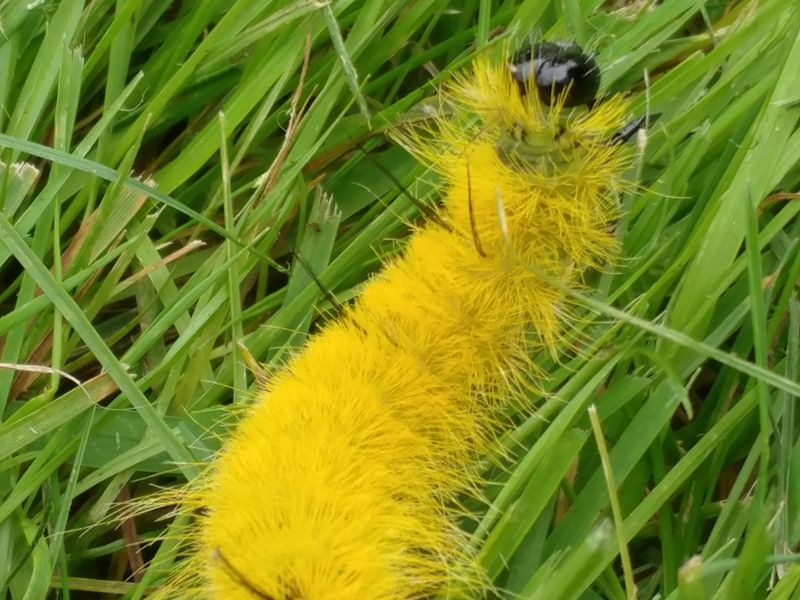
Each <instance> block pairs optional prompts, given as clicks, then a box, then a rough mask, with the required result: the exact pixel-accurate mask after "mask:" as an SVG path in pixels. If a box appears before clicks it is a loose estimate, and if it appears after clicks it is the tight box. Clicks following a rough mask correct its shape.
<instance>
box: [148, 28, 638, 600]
mask: <svg viewBox="0 0 800 600" xmlns="http://www.w3.org/2000/svg"><path fill="white" fill-rule="evenodd" d="M598 87H599V71H598V68H597V65H596V63H595V61H594V59H593V58H591V57H590V56H587V55H586V54H585V53H584V52H583V51H582V50H581V49H580V48H579V47H578V46H576V45H575V44H573V43H571V42H543V43H538V44H534V45H533V46H532V47H530V48H528V49H526V50H523V51H521V52H518V53H516V54H513V55H511V54H508V53H507V54H506V57H505V60H500V61H493V60H492V59H491V58H488V57H479V58H478V59H477V60H476V61H475V62H474V64H473V65H472V67H471V68H470V69H469V70H467V71H466V72H464V73H461V74H459V75H457V76H456V77H455V78H454V80H453V81H452V83H451V84H449V85H448V86H447V87H446V88H445V89H444V90H443V91H442V103H443V104H445V105H446V106H447V107H448V114H447V115H446V116H441V117H439V118H437V120H436V122H435V123H434V124H433V125H432V126H430V127H427V128H426V129H425V130H417V131H412V132H405V133H402V134H400V137H401V141H402V143H404V144H405V145H406V146H407V147H408V148H409V149H410V150H411V151H412V152H413V153H414V154H415V155H416V156H417V157H418V158H419V159H420V160H422V161H423V162H425V163H426V164H428V165H430V166H431V167H432V169H433V170H435V171H436V172H438V173H439V174H440V175H441V177H442V179H443V180H444V199H443V203H442V206H441V207H440V209H439V210H438V211H437V216H436V218H435V219H431V220H430V221H429V222H428V223H427V224H426V225H424V226H422V227H420V228H419V229H418V230H416V231H415V232H414V233H413V235H411V237H410V239H409V240H408V242H407V245H406V247H405V250H404V252H403V254H402V256H401V257H400V258H397V259H395V260H392V261H390V262H389V263H388V264H386V265H385V267H384V268H383V269H382V271H381V272H380V273H379V274H378V275H377V276H375V277H374V278H373V279H372V280H371V281H370V282H369V283H368V284H366V286H365V287H364V290H363V293H362V294H361V296H360V297H359V299H358V300H357V301H356V302H355V303H354V305H353V306H351V307H349V308H347V309H346V310H344V312H343V314H341V315H340V316H339V317H338V318H337V319H335V320H333V321H332V322H329V323H327V324H325V325H324V327H323V328H322V330H321V331H320V332H319V333H317V334H316V335H315V336H313V337H312V338H311V340H310V341H309V342H308V343H307V344H306V346H305V348H304V349H303V350H302V351H301V352H300V353H299V354H298V355H297V356H295V357H294V358H292V359H291V360H290V361H289V362H288V364H287V365H286V367H285V368H284V369H283V370H282V371H281V372H280V373H279V374H277V376H275V377H274V378H273V379H272V380H271V381H270V383H269V385H268V386H267V388H266V389H264V390H262V391H261V393H260V394H259V396H258V398H257V399H256V402H255V403H254V404H253V406H252V408H251V409H250V411H249V413H248V414H247V415H246V416H245V418H244V419H243V420H242V421H241V422H240V423H239V424H238V426H237V427H236V428H235V430H234V432H233V433H232V435H231V437H230V439H229V440H228V441H227V443H226V445H225V447H224V449H223V451H222V452H221V453H220V455H219V456H218V458H217V459H216V460H215V462H214V463H213V464H212V466H211V468H210V469H209V470H208V472H207V474H206V475H205V476H204V477H203V478H202V482H201V484H200V485H199V486H198V487H197V489H196V490H195V491H194V492H193V493H192V494H191V498H190V499H189V500H188V501H187V504H189V505H192V506H202V507H203V508H204V514H203V516H202V517H199V521H198V523H197V524H196V527H197V530H196V531H195V532H193V534H192V535H193V542H192V545H193V550H192V551H193V553H194V558H192V559H190V560H188V561H187V562H186V566H185V567H184V570H183V572H182V573H179V574H178V575H177V576H176V577H175V578H174V579H173V583H172V586H171V587H168V588H167V591H162V593H163V594H164V595H165V596H170V597H171V596H179V597H189V596H193V597H201V598H208V599H213V600H353V599H358V600H409V599H419V598H427V597H431V596H433V595H436V594H440V593H451V594H456V593H458V594H460V597H470V598H473V597H480V596H481V595H482V593H483V592H484V591H485V590H486V589H487V588H488V586H489V583H488V582H486V581H485V578H484V577H483V576H482V574H481V570H480V568H479V566H478V565H477V564H476V560H475V558H474V555H473V554H472V553H471V552H470V551H469V550H468V545H467V543H466V539H467V536H466V534H465V533H463V532H462V531H461V530H460V529H459V527H458V524H457V520H458V518H459V516H460V515H461V514H462V512H463V509H462V508H461V506H462V501H463V498H464V497H469V496H472V497H475V496H478V495H479V494H480V492H479V489H480V485H481V473H480V471H479V469H478V458H479V457H480V456H481V455H482V454H484V453H486V452H488V451H490V450H491V448H492V447H493V444H494V443H495V442H496V440H497V437H498V435H499V434H500V433H502V432H503V431H504V429H505V428H507V426H508V419H507V416H506V415H507V414H508V409H509V406H514V407H516V408H520V407H522V408H524V407H525V402H526V400H525V396H526V395H525V391H526V390H528V389H530V386H531V381H530V378H531V371H532V366H531V364H530V358H529V357H530V356H531V354H532V353H534V352H536V351H537V350H541V349H551V350H555V348H556V347H557V344H558V342H559V339H560V338H561V332H562V331H563V329H564V326H565V323H566V322H567V319H568V318H569V316H568V313H569V311H568V310H567V308H566V304H567V303H566V302H565V299H564V291H563V287H564V286H569V287H574V286H579V285H580V283H581V277H582V273H583V272H584V271H585V270H586V269H590V268H596V267H601V266H602V265H604V263H606V262H607V261H608V260H609V258H611V257H613V256H614V254H615V250H616V241H615V238H614V235H613V231H612V227H611V224H612V222H613V220H614V219H615V217H616V216H617V209H616V195H617V194H618V193H619V192H620V191H621V190H624V189H626V188H627V187H628V186H627V184H626V183H625V181H624V178H623V173H624V171H625V170H626V168H627V166H628V165H629V164H630V160H631V153H630V152H628V151H626V150H625V149H624V148H623V146H622V142H624V141H625V140H626V139H627V138H628V137H630V136H631V135H632V134H633V133H634V132H635V130H636V129H637V128H638V125H639V124H640V123H638V122H636V123H633V124H632V125H629V126H627V127H625V126H624V125H625V118H626V110H627V105H626V102H625V101H624V100H623V99H622V98H620V97H611V98H608V99H604V100H600V101H598V100H596V94H597V90H598ZM554 282H557V283H558V285H554ZM456 590H458V592H456Z"/></svg>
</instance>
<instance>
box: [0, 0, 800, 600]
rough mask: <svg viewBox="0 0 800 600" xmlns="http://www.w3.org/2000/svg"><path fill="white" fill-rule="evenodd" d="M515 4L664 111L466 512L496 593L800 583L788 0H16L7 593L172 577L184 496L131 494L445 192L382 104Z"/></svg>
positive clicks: (433, 103)
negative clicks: (525, 406) (173, 512)
mask: <svg viewBox="0 0 800 600" xmlns="http://www.w3.org/2000/svg"><path fill="white" fill-rule="evenodd" d="M531 37H533V38H536V39H540V38H543V39H563V38H567V39H574V40H577V41H578V42H579V43H580V44H581V45H582V46H583V47H585V48H588V49H590V50H592V51H593V52H596V53H597V62H598V64H599V65H600V66H601V69H602V74H603V80H602V87H601V94H603V95H608V94H612V93H617V92H619V93H625V94H629V95H630V98H631V115H632V116H636V115H640V114H645V113H646V114H648V115H650V119H649V122H650V127H649V129H648V130H647V131H646V132H645V133H646V135H640V136H639V137H638V139H635V140H633V141H632V142H630V144H631V146H632V147H635V149H634V150H633V151H635V152H636V153H637V158H636V160H635V161H634V165H633V167H632V168H631V169H630V173H628V175H627V176H628V178H629V179H630V181H632V182H635V184H636V185H635V190H634V191H632V192H630V193H627V194H625V195H623V196H621V197H620V198H619V203H620V205H621V207H622V209H623V216H622V217H621V218H620V219H619V220H618V222H617V223H616V228H617V234H618V236H619V239H620V245H621V249H622V251H621V256H620V257H619V259H618V260H616V261H615V262H614V263H613V264H609V265H608V266H607V268H605V269H602V270H599V271H598V272H595V273H592V274H590V275H589V276H588V277H587V280H586V286H585V287H584V288H583V289H582V290H581V291H580V292H573V293H572V297H571V302H572V303H573V304H574V305H575V306H576V308H577V312H578V314H579V320H578V322H577V324H576V326H575V327H573V328H570V330H569V331H568V332H567V333H566V334H565V335H564V336H563V337H564V340H563V349H562V352H561V353H560V354H559V355H558V356H553V355H552V354H550V353H547V352H543V353H542V354H541V355H539V356H535V357H533V361H534V363H535V365H536V368H535V371H536V373H538V374H539V375H538V377H539V384H538V386H537V387H539V388H540V390H539V393H538V394H537V396H538V397H537V398H536V399H535V404H536V410H535V412H533V413H521V414H517V415H515V416H514V422H515V423H516V424H517V427H516V429H515V430H513V431H509V432H508V433H507V435H505V436H504V437H503V438H502V439H500V440H498V447H497V452H496V454H495V455H494V456H493V457H490V458H487V460H486V464H487V465H488V466H487V470H486V480H487V483H486V486H485V490H484V493H485V495H486V496H487V497H488V498H490V499H491V504H490V505H488V506H487V505H483V504H482V505H474V506H473V505H470V507H471V509H472V510H473V511H474V515H473V517H474V518H473V519H465V520H464V528H465V529H467V530H468V532H469V534H470V536H471V537H470V544H471V545H472V547H473V549H474V551H475V553H476V555H477V557H478V560H479V562H480V564H481V566H482V568H483V569H484V570H485V572H486V573H487V575H488V578H489V579H490V580H491V581H492V583H493V585H494V586H495V587H496V590H497V591H496V592H493V593H495V594H496V597H498V598H523V599H531V600H532V599H547V600H553V599H564V600H567V599H572V598H575V599H578V598H580V599H581V600H595V599H600V598H607V599H611V600H623V599H631V598H633V597H634V593H638V598H648V599H649V598H656V597H659V598H668V599H670V600H676V599H680V600H699V599H704V598H711V599H719V600H723V599H724V600H729V599H737V598H741V599H742V600H750V599H755V598H769V599H770V600H784V599H785V600H788V599H790V598H796V597H800V565H798V564H797V563H798V561H800V558H798V555H795V554H794V550H795V549H796V548H797V547H798V542H800V424H799V423H798V418H797V416H796V413H797V411H796V410H795V403H796V402H797V400H798V398H800V383H798V369H800V300H799V299H798V291H797V284H798V281H799V280H800V220H798V218H797V213H798V212H800V202H797V200H798V199H800V195H799V194H798V190H799V189H800V168H799V167H798V164H800V163H799V161H800V130H797V124H798V119H800V9H798V7H797V5H796V0H749V1H744V0H742V1H739V0H729V1H723V0H707V1H703V0H664V1H663V2H655V1H645V0H642V1H632V2H622V1H610V2H604V1H603V0H561V1H558V2H551V1H549V0H522V1H511V0H494V1H492V0H480V1H479V2H446V1H443V0H416V1H409V0H368V1H365V0H362V1H353V0H331V1H330V2H324V1H313V0H294V1H290V0H275V1H272V2H269V1H267V0H263V1H254V0H227V1H223V0H187V1H180V0H93V1H84V0H33V1H32V0H6V1H4V2H0V105H2V107H3V110H0V151H1V152H2V156H0V160H2V164H0V367H1V368H0V600H6V599H8V600H11V599H13V600H23V599H24V600H36V599H43V598H64V599H68V598H73V599H81V598H87V599H88V598H98V599H99V598H117V597H119V598H125V599H137V598H142V597H144V596H146V595H147V594H148V593H149V592H150V591H152V590H153V589H155V588H156V587H157V586H158V585H159V583H160V582H162V581H163V579H164V577H165V576H166V574H167V573H168V572H169V571H170V570H171V568H172V565H173V564H174V563H176V561H180V559H181V546H180V543H179V540H180V537H181V533H180V532H181V531H183V529H182V528H183V527H184V526H185V525H186V519H187V517H185V516H182V517H179V518H178V519H177V521H175V520H172V518H171V517H170V514H169V510H168V509H167V508H163V507H162V508H160V509H157V510H155V511H152V512H148V513H145V514H137V515H136V516H131V515H130V514H129V513H126V512H125V511H124V510H123V509H121V507H122V506H127V504H126V502H127V501H131V502H133V505H135V506H137V505H138V506H142V505H143V504H144V503H146V502H147V498H148V497H149V496H151V495H152V494H153V493H155V492H157V491H158V490H162V489H164V488H173V487H175V488H177V487H179V486H181V485H183V484H185V483H186V482H187V481H191V480H192V479H193V478H195V477H197V476H198V474H200V473H201V472H202V470H203V466H204V465H205V464H206V463H207V462H208V461H209V460H210V458H211V457H212V456H213V455H214V453H215V452H216V451H217V450H218V449H219V447H220V444H221V441H222V440H224V438H225V435H226V431H227V429H228V428H229V427H230V424H231V423H232V422H234V421H235V419H236V416H237V415H238V414H240V413H241V411H240V410H238V409H240V408H242V407H244V406H246V405H247V403H248V402H250V401H251V400H252V398H253V397H254V395H255V394H256V391H257V390H258V388H259V385H260V384H261V383H263V381H264V380H265V379H268V378H269V377H270V376H271V375H272V374H273V373H274V372H275V371H276V370H278V369H280V367H281V365H283V364H284V363H285V361H286V360H287V358H288V357H290V356H292V355H293V354H294V353H295V352H296V351H297V350H298V349H300V348H301V347H302V346H303V343H304V341H305V339H306V337H307V336H308V334H309V333H313V332H314V331H315V330H316V329H318V328H319V327H320V325H321V324H322V323H325V322H326V321H329V320H332V319H336V315H337V313H338V312H339V311H341V310H342V307H343V305H346V304H348V303H350V302H351V301H352V300H353V299H354V298H355V297H357V295H358V293H359V290H360V288H361V287H362V285H363V283H364V282H365V281H366V280H367V279H368V278H369V277H370V276H371V275H372V274H374V273H375V272H376V271H377V270H378V269H380V266H381V262H382V261H383V260H385V259H386V258H387V257H389V256H392V255H394V254H396V253H398V252H400V251H401V250H402V246H403V240H404V239H405V238H406V237H407V236H408V235H409V234H410V233H411V231H412V230H413V228H414V227H415V226H417V225H421V224H422V223H423V222H424V221H425V220H426V219H427V218H429V215H430V213H431V207H433V206H436V203H437V201H438V197H439V195H440V194H441V191H442V190H441V189H439V188H438V187H437V186H436V185H435V183H434V182H432V179H431V178H430V177H428V176H427V171H426V167H425V165H420V164H417V162H416V161H415V160H414V159H413V158H412V157H411V156H410V155H409V154H408V153H407V152H406V151H405V150H403V149H402V148H401V147H400V146H399V145H398V144H397V143H395V141H393V140H394V139H395V138H393V137H392V132H393V131H395V130H396V129H397V128H398V127H403V126H407V125H408V124H409V123H414V122H421V121H424V120H425V119H426V118H427V117H428V116H429V111H430V110H431V107H436V108H442V106H441V105H440V104H439V103H438V102H437V99H436V98H437V90H438V88H439V86H440V85H441V84H443V83H444V82H446V81H447V80H448V78H449V77H450V75H451V74H452V73H453V72H456V71H458V70H459V69H461V68H463V67H464V66H466V65H468V64H469V62H470V61H471V60H472V59H473V58H474V56H475V55H476V54H478V53H480V52H482V51H484V50H487V49H489V50H491V48H492V47H494V46H495V45H496V44H498V43H506V42H508V43H511V44H514V43H516V44H523V43H525V41H526V40H529V39H530V38H531ZM592 406H595V407H596V410H590V407H592ZM590 417H593V418H590ZM137 501H138V504H137ZM162 540H163V541H162ZM620 557H622V558H620ZM148 565H149V566H148ZM634 588H635V589H636V592H635V591H634ZM309 600H319V599H316V598H315V599H309Z"/></svg>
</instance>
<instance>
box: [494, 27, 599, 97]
mask: <svg viewBox="0 0 800 600" xmlns="http://www.w3.org/2000/svg"><path fill="white" fill-rule="evenodd" d="M509 68H510V69H511V75H512V76H513V77H514V79H515V80H516V82H517V83H518V84H519V86H520V91H521V92H522V93H523V94H526V93H528V91H529V90H530V89H531V87H534V86H535V87H536V92H537V94H538V96H539V98H540V99H541V100H542V102H544V103H545V104H548V105H552V104H554V103H555V102H556V100H557V99H558V98H559V97H561V95H562V94H563V93H564V90H567V91H566V96H565V98H564V106H567V107H571V106H580V105H581V104H586V105H591V104H592V103H593V102H594V100H595V97H596V96H597V91H598V90H599V89H600V69H599V68H598V67H597V62H596V61H595V60H594V57H592V56H590V55H588V54H586V53H585V52H584V51H583V50H582V49H581V47H580V46H578V45H577V44H576V43H575V42H571V41H552V42H539V43H537V44H534V45H533V46H531V47H529V48H525V49H523V50H520V51H519V52H517V53H516V54H515V55H514V57H513V58H512V62H511V65H509Z"/></svg>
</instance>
